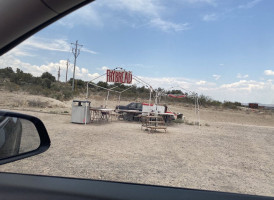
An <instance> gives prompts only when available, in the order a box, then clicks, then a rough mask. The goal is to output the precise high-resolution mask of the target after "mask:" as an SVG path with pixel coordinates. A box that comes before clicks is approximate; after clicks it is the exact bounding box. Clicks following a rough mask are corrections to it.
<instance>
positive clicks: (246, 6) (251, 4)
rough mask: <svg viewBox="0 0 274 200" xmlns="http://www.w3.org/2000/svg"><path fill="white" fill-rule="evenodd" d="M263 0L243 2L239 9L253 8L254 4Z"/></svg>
mask: <svg viewBox="0 0 274 200" xmlns="http://www.w3.org/2000/svg"><path fill="white" fill-rule="evenodd" d="M261 1H262V0H252V1H249V2H248V3H246V4H242V5H239V6H238V8H239V9H249V8H253V7H254V6H256V5H257V4H258V3H260V2H261Z"/></svg>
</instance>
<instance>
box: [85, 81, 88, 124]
mask: <svg viewBox="0 0 274 200" xmlns="http://www.w3.org/2000/svg"><path fill="white" fill-rule="evenodd" d="M87 101H88V82H87V95H86V109H85V125H87V115H88V112H87V110H88V108H87Z"/></svg>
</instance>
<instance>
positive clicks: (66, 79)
mask: <svg viewBox="0 0 274 200" xmlns="http://www.w3.org/2000/svg"><path fill="white" fill-rule="evenodd" d="M68 62H69V60H68V59H67V71H66V82H68V66H69V63H68Z"/></svg>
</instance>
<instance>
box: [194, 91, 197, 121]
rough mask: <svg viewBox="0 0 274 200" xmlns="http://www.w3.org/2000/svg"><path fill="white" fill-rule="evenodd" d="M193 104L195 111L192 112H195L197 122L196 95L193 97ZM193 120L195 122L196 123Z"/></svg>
mask: <svg viewBox="0 0 274 200" xmlns="http://www.w3.org/2000/svg"><path fill="white" fill-rule="evenodd" d="M194 104H195V109H194V112H195V119H196V120H197V105H196V94H195V96H194ZM196 120H195V121H196ZM196 122H197V121H196Z"/></svg>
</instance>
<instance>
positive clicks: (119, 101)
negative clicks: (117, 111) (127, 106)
mask: <svg viewBox="0 0 274 200" xmlns="http://www.w3.org/2000/svg"><path fill="white" fill-rule="evenodd" d="M120 101H121V93H120V94H119V104H118V106H120Z"/></svg>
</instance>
